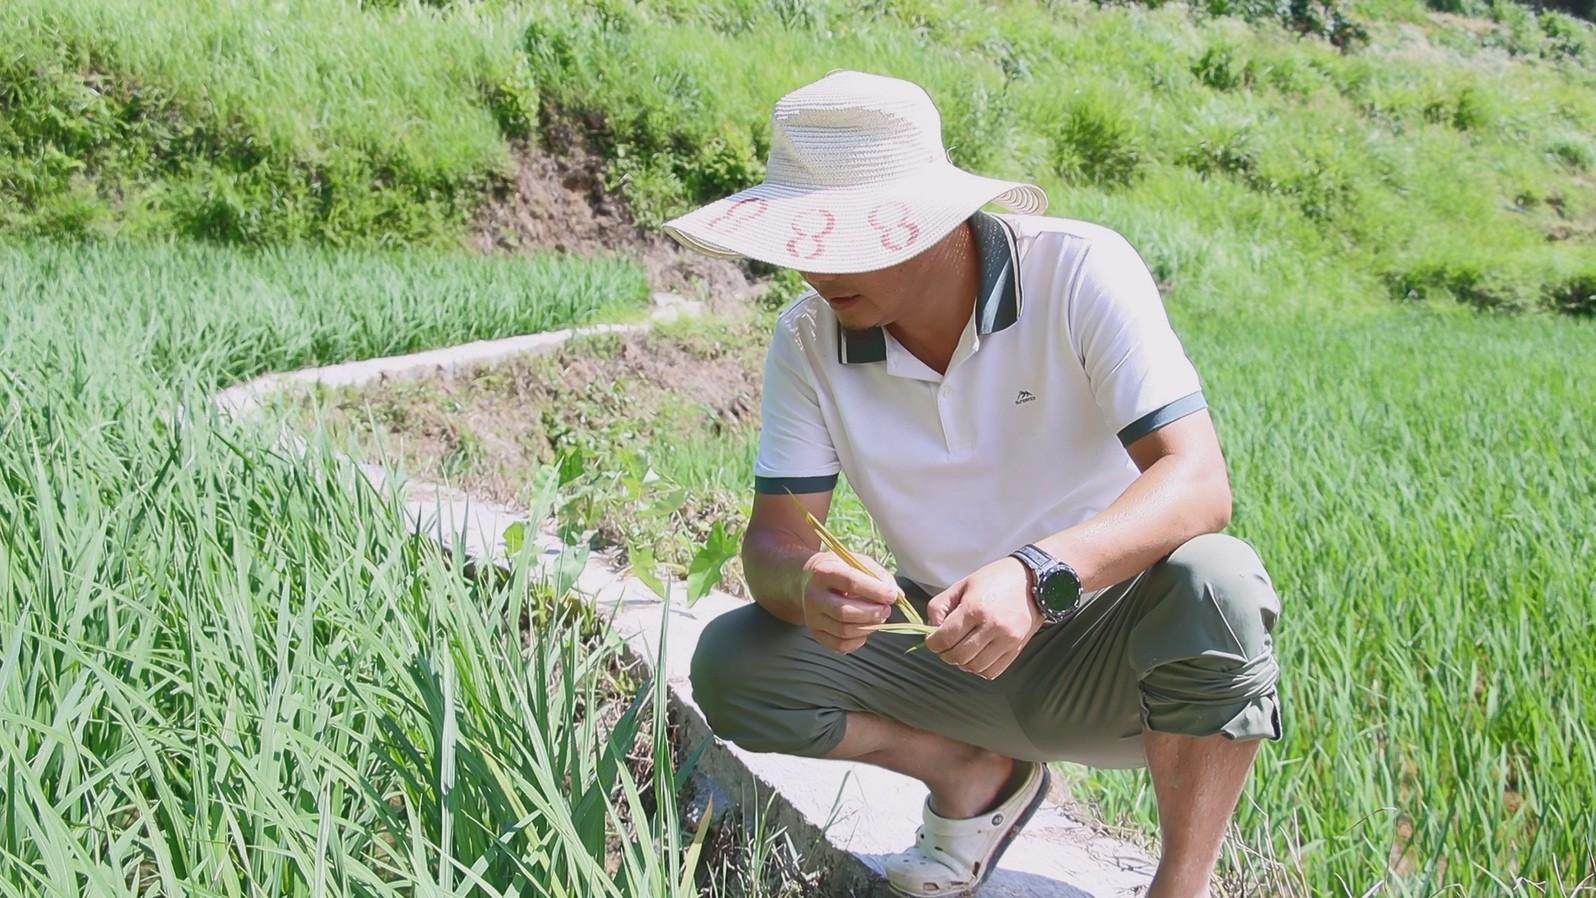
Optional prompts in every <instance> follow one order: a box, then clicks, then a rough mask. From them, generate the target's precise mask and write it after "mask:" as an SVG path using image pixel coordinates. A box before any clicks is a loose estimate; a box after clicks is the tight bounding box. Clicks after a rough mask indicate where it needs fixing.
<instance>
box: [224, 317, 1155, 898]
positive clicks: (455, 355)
mask: <svg viewBox="0 0 1596 898" xmlns="http://www.w3.org/2000/svg"><path fill="white" fill-rule="evenodd" d="M661 305H662V311H661V312H656V315H662V314H671V315H674V314H679V312H678V311H672V309H673V308H674V306H673V305H670V304H663V303H662V304H661ZM694 311H696V309H690V310H689V311H688V313H689V314H691V313H693V312H694ZM647 326H648V325H628V326H613V325H612V326H600V327H594V328H576V329H571V330H566V331H556V332H552V333H548V334H536V335H532V336H529V337H515V338H511V339H509V340H495V341H488V342H484V343H472V344H467V345H465V346H460V347H453V348H451V349H442V350H436V351H433V352H424V353H416V354H414V355H409V356H400V357H395V358H389V359H373V360H370V361H364V362H355V363H351V364H347V365H333V366H329V367H326V368H316V369H306V370H303V371H295V372H290V373H288V374H283V375H269V376H267V377H263V378H258V379H256V380H254V381H250V382H249V383H246V384H242V385H240V386H238V387H234V388H231V389H229V390H224V391H222V392H221V393H219V394H217V395H216V396H215V397H214V399H215V402H216V404H217V406H218V408H220V409H221V410H222V411H223V412H225V413H228V414H231V415H247V414H249V413H251V412H254V411H256V410H258V409H259V408H260V405H261V403H262V401H263V400H264V399H265V398H266V397H267V396H268V395H270V394H271V393H273V392H275V391H277V390H279V389H283V388H285V387H289V386H292V385H295V384H308V383H321V384H329V385H332V384H339V385H344V384H359V383H366V382H370V381H374V380H379V379H383V378H390V377H422V376H426V375H429V374H432V373H436V372H438V371H447V370H452V369H454V368H458V367H461V366H465V365H472V364H480V363H482V362H484V361H491V360H493V359H497V358H503V357H506V356H511V355H516V354H522V353H526V352H548V351H550V350H552V349H553V348H555V347H557V346H559V345H561V344H562V343H564V342H565V341H566V340H569V339H571V338H572V337H574V336H577V335H579V334H583V333H602V332H616V331H634V330H640V329H643V328H646V327H647ZM294 442H296V443H297V440H294ZM356 464H358V466H359V470H360V471H361V472H362V473H363V475H364V476H365V477H366V478H367V479H368V480H369V481H371V483H372V484H373V485H375V486H377V487H379V488H383V487H387V486H389V485H390V483H391V475H390V473H389V472H388V471H387V470H386V469H384V468H382V467H381V466H378V465H372V464H367V463H362V462H356ZM399 486H400V488H401V489H402V492H403V495H404V503H405V516H406V519H407V522H408V524H409V525H410V526H411V527H412V528H414V529H415V530H416V531H417V532H420V533H423V534H425V535H427V536H429V537H431V538H432V539H434V540H436V541H437V542H439V543H440V544H441V545H442V546H443V547H444V548H447V549H449V550H451V551H458V552H461V553H463V554H464V555H465V557H467V558H469V559H472V560H475V561H477V562H482V563H489V564H494V565H500V566H503V565H505V564H506V563H507V556H506V551H505V545H504V540H503V534H504V532H505V530H506V528H508V527H509V526H510V525H511V524H514V523H518V522H519V523H525V524H527V526H528V530H529V531H535V532H536V533H537V545H538V549H539V552H540V554H539V555H538V565H539V573H541V574H542V575H544V576H550V577H552V576H553V573H554V569H555V566H556V565H557V564H558V563H559V562H560V560H561V559H562V558H563V557H564V555H565V553H566V552H567V551H568V549H567V548H566V547H565V546H564V545H563V544H562V543H561V542H560V540H559V539H558V538H557V537H555V536H554V535H553V534H552V533H551V532H549V531H548V530H546V529H541V528H540V527H538V526H535V525H536V524H541V523H542V522H529V521H527V520H526V518H525V516H524V514H523V513H521V512H518V511H517V510H515V509H511V508H507V507H504V506H500V505H495V504H494V503H491V502H487V501H483V500H480V499H477V498H474V497H472V496H469V495H467V494H465V493H462V492H460V491H458V490H454V489H450V488H448V487H443V486H439V485H437V484H431V483H427V482H424V481H418V480H410V481H407V482H404V483H403V484H400V485H399ZM575 588H576V590H577V591H578V592H579V593H580V594H582V595H584V596H586V597H587V598H588V599H589V600H590V601H592V602H593V603H595V605H596V606H597V607H598V608H599V609H600V610H601V611H603V612H605V613H606V615H607V616H608V617H609V618H610V619H611V621H612V624H613V626H614V627H615V629H616V631H617V634H618V635H619V636H621V637H622V638H623V639H624V640H625V642H626V644H627V646H628V648H629V650H630V651H631V652H632V653H633V654H634V655H635V656H636V657H637V658H638V659H639V660H640V661H641V662H642V663H644V664H646V665H647V666H648V668H649V670H651V671H654V672H656V673H657V674H658V675H660V676H663V677H664V678H665V680H666V684H667V686H668V689H669V694H670V701H671V706H672V707H671V712H672V714H673V716H674V717H675V719H676V720H677V721H679V723H680V726H681V727H682V731H683V732H684V734H685V735H686V736H687V741H688V744H689V745H696V744H698V742H699V741H700V740H701V739H702V738H704V737H705V736H707V735H708V733H709V729H708V725H707V724H706V723H705V722H704V717H703V714H702V713H701V712H700V711H699V709H698V706H697V705H696V704H695V703H694V701H693V696H692V684H691V683H690V682H689V680H688V671H689V670H690V664H691V659H692V655H693V650H694V648H695V647H696V645H697V643H698V637H699V635H700V634H701V633H702V632H703V629H704V627H705V626H706V625H707V624H708V623H709V621H710V620H712V619H713V618H714V617H715V616H716V615H718V614H721V613H722V612H725V611H728V610H730V609H732V608H737V607H740V606H742V605H743V604H744V602H743V600H741V599H738V598H736V597H734V596H731V595H729V594H727V593H724V592H719V591H716V592H712V593H711V594H710V595H708V596H706V597H705V598H704V599H703V600H701V601H699V602H698V603H696V604H695V605H694V606H693V607H691V608H688V607H687V606H686V603H685V600H683V599H680V598H677V599H673V601H671V602H670V603H668V604H667V603H666V602H663V601H661V600H660V599H659V598H658V597H657V596H655V595H654V594H653V593H652V592H651V591H650V590H649V589H648V588H647V587H646V586H644V585H643V584H642V583H641V582H640V581H638V580H637V579H636V578H634V577H629V576H625V575H624V572H622V571H620V570H618V569H617V567H616V565H615V564H614V561H613V559H611V558H609V557H606V556H604V555H601V554H597V553H595V554H593V555H591V556H589V558H588V559H587V562H586V564H585V566H584V568H583V569H582V571H581V573H580V575H579V576H578V578H577V580H576V584H575ZM676 588H677V587H675V586H673V596H674V595H675V589H676ZM662 637H663V644H662ZM699 770H700V772H701V773H702V774H704V775H705V776H707V777H708V778H709V779H710V780H711V781H712V783H713V787H714V788H715V789H716V790H717V791H718V792H720V793H723V794H725V795H728V796H730V797H731V798H732V799H733V800H735V801H736V802H737V804H738V805H739V806H740V807H742V808H745V809H746V808H758V809H759V810H760V811H761V812H763V813H766V814H767V817H766V820H767V824H768V825H769V826H771V827H772V828H781V829H785V830H786V832H787V835H788V837H789V838H790V839H791V840H792V843H793V844H794V845H795V846H796V847H797V848H798V850H799V851H800V852H802V854H803V860H804V863H805V865H806V866H807V867H809V868H811V869H814V870H817V871H819V872H821V875H822V879H823V882H824V884H825V891H826V892H827V893H829V894H833V895H853V896H878V895H879V896H886V895H889V894H890V892H889V891H888V889H887V888H886V885H885V882H884V881H883V880H882V878H881V875H882V861H883V859H884V858H885V857H886V856H887V855H889V854H892V853H895V852H897V851H901V850H902V849H904V848H906V847H907V846H908V845H910V844H911V843H912V842H913V841H914V831H915V828H916V827H917V826H918V825H919V822H920V807H921V802H922V801H923V799H924V796H925V790H924V788H923V787H922V786H921V785H920V784H919V783H917V782H915V781H913V780H910V779H908V778H906V777H902V776H899V775H897V774H894V773H890V772H888V771H885V770H881V769H879V768H876V767H871V766H868V765H863V764H854V763H850V762H843V761H819V760H811V759H806V758H797V757H790V756H785V755H776V754H762V753H753V752H747V751H744V750H742V749H740V748H738V747H737V746H735V745H732V744H730V743H726V742H722V741H720V740H714V742H713V743H712V745H711V747H710V748H709V749H708V750H707V751H706V752H705V753H704V755H703V756H702V758H701V759H700V761H699ZM1153 868H1154V864H1153V862H1152V860H1151V859H1150V858H1149V857H1148V856H1147V855H1146V854H1145V853H1144V852H1142V851H1141V850H1139V849H1138V848H1136V847H1135V846H1133V845H1131V844H1129V843H1126V842H1124V841H1121V840H1119V839H1115V838H1112V837H1108V836H1104V835H1102V834H1100V833H1098V832H1096V831H1094V830H1093V829H1092V828H1091V827H1090V826H1088V825H1087V824H1086V823H1085V822H1083V821H1081V820H1078V819H1075V818H1073V817H1071V816H1070V815H1069V814H1068V813H1066V812H1065V811H1064V810H1063V809H1062V808H1060V807H1058V806H1057V805H1055V804H1053V803H1049V804H1047V805H1044V807H1043V808H1042V809H1041V810H1040V811H1038V812H1037V814H1036V816H1035V817H1033V818H1032V820H1031V822H1030V824H1029V825H1028V826H1027V827H1026V828H1025V830H1024V831H1023V832H1022V833H1021V835H1020V837H1019V838H1018V839H1016V840H1015V842H1014V843H1013V844H1012V845H1011V846H1010V847H1009V849H1008V851H1007V852H1006V853H1005V854H1004V856H1003V860H1002V862H1001V864H1000V866H999V868H998V870H997V872H996V873H994V874H993V876H992V878H991V880H989V881H988V883H987V885H986V886H985V887H984V888H983V889H982V890H981V893H980V894H981V896H982V898H1039V896H1058V898H1131V896H1136V895H1140V894H1143V893H1144V892H1145V890H1146V888H1147V884H1148V882H1149V881H1150V879H1151V874H1152V871H1153Z"/></svg>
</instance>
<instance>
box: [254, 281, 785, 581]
mask: <svg viewBox="0 0 1596 898" xmlns="http://www.w3.org/2000/svg"><path fill="white" fill-rule="evenodd" d="M768 334H769V319H768V317H766V316H765V315H761V314H757V313H755V312H753V311H751V310H746V311H744V312H743V313H742V314H735V315H732V316H730V317H729V318H720V319H706V320H701V321H695V322H686V323H684V324H683V325H681V326H678V327H672V328H666V329H663V330H655V331H651V332H648V333H641V334H626V335H595V336H589V337H585V338H580V339H577V340H573V341H571V342H570V343H567V344H566V345H565V346H563V347H561V348H560V349H559V350H557V351H556V352H554V353H552V354H549V355H545V356H525V357H521V358H517V359H512V360H507V361H503V362H498V363H494V364H490V365H482V366H476V367H473V368H468V369H461V370H459V371H455V372H452V373H448V374H441V375H439V376H437V377H433V378H428V379H425V380H416V381H392V382H382V383H377V384H372V385H367V386H365V387H362V388H357V389H337V390H331V391H318V392H316V393H314V394H312V395H309V396H300V397H297V398H287V397H285V398H284V399H283V400H282V401H283V402H285V403H286V407H285V408H286V411H285V414H286V416H287V417H288V419H289V420H290V421H292V422H294V426H296V427H297V428H301V429H303V428H306V427H308V426H310V425H311V424H312V422H313V420H314V422H315V423H317V424H319V425H320V426H322V427H325V428H327V429H328V430H329V431H330V432H331V433H333V434H334V435H336V437H337V438H338V439H340V440H345V441H348V442H350V443H352V444H353V445H354V446H356V447H358V451H359V452H360V454H361V455H362V456H363V457H365V458H367V459H370V460H376V461H387V462H389V463H392V462H393V461H394V460H397V461H399V462H400V463H401V464H402V467H403V468H404V469H405V470H406V471H408V472H409V473H410V474H411V475H413V476H417V477H420V478H422V479H425V480H430V481H434V482H441V483H447V484H449V485H451V486H455V487H458V488H460V489H463V490H465V491H466V492H468V493H471V494H472V495H477V496H483V497H485V498H488V499H491V500H493V501H495V502H498V503H501V504H505V505H510V506H522V505H526V504H528V503H530V502H531V501H532V500H533V493H534V491H535V488H534V484H535V482H536V479H535V475H536V472H537V470H538V468H539V467H540V466H542V465H547V464H551V463H554V462H556V461H558V460H559V459H560V457H561V455H562V453H571V452H578V453H581V454H582V455H583V456H584V457H585V459H586V465H587V467H588V468H589V469H593V470H598V471H600V472H611V473H613V472H615V471H618V470H620V468H621V467H622V465H623V462H622V461H621V459H622V457H623V456H624V455H626V454H628V453H631V454H636V455H638V456H640V457H641V458H643V459H644V460H645V463H646V464H648V465H649V466H651V467H655V468H657V469H659V470H661V471H670V470H672V469H677V470H681V469H683V468H690V467H692V466H691V465H684V464H673V461H676V460H677V457H678V456H683V455H690V454H692V453H694V452H700V453H702V452H706V451H736V447H737V446H740V445H747V441H751V440H752V439H753V438H754V434H755V433H757V429H758V426H759V420H758V416H759V399H760V380H761V378H760V372H761V368H762V365H763V362H764V354H765V347H766V344H767V340H768ZM711 445H713V446H714V447H717V448H716V449H714V450H709V449H706V448H705V447H707V446H711ZM727 446H730V447H732V448H731V449H729V450H728V449H726V448H725V447H727ZM701 467H702V466H700V468H701ZM741 467H742V466H741V465H738V466H736V468H737V471H738V473H739V475H740V473H741ZM695 470H696V469H695ZM684 479H685V478H684ZM722 479H724V477H723V478H722ZM678 485H679V486H681V487H682V488H684V490H685V496H686V498H685V501H684V502H683V504H682V505H681V507H680V508H679V509H678V510H677V511H676V512H675V513H673V514H672V515H671V518H670V520H669V521H668V522H666V523H665V524H664V525H662V524H661V523H660V522H658V521H653V522H644V521H642V520H640V513H639V509H638V508H637V507H636V506H635V503H629V502H627V501H622V500H620V499H614V500H611V501H606V502H599V503H596V505H597V507H598V509H599V519H598V520H597V521H596V522H595V523H594V526H595V527H596V528H597V531H598V532H597V540H598V542H599V543H600V544H601V545H630V544H632V541H634V540H636V539H638V538H640V537H643V536H657V538H658V542H655V543H654V545H655V551H656V553H657V557H658V558H659V560H660V561H661V562H665V563H671V564H679V563H685V561H686V560H687V559H688V558H690V552H691V551H692V550H693V548H694V547H695V546H697V545H701V544H702V541H703V540H705V539H706V538H707V537H708V534H709V532H710V529H711V528H712V527H713V526H714V525H715V524H716V523H717V522H719V523H721V524H722V525H724V526H725V527H727V528H728V529H730V528H734V527H735V528H737V529H741V527H742V526H743V525H744V523H745V521H744V520H743V517H744V515H745V513H746V512H745V510H744V509H743V504H744V503H745V501H746V490H745V489H738V490H736V491H733V490H731V489H728V488H726V487H725V486H724V485H721V486H717V485H716V484H714V483H704V482H699V481H698V480H695V481H694V482H678ZM739 486H742V484H739ZM651 541H652V540H651ZM734 570H735V565H734ZM737 579H738V578H737V577H736V576H735V574H733V576H730V577H728V578H727V583H726V586H727V587H728V588H730V589H731V590H732V591H734V592H736V591H740V587H739V586H738V585H736V581H737Z"/></svg>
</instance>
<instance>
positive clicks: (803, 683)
mask: <svg viewBox="0 0 1596 898" xmlns="http://www.w3.org/2000/svg"><path fill="white" fill-rule="evenodd" d="M807 638H808V637H807V635H806V634H805V633H804V631H803V629H802V628H801V627H797V626H794V625H792V624H788V623H786V622H784V621H781V620H779V619H777V618H776V617H775V616H774V615H772V614H770V613H769V612H768V611H765V610H764V609H763V608H761V607H759V606H758V605H748V606H745V607H743V608H738V609H736V610H734V611H728V612H726V613H725V614H722V615H720V616H719V617H717V618H715V619H714V620H712V621H710V622H709V625H708V626H706V627H705V628H704V632H703V633H702V635H700V636H699V640H698V647H697V648H696V649H694V651H693V663H692V668H691V671H690V673H689V676H690V679H691V682H692V685H693V701H694V702H696V703H697V704H698V707H699V709H700V710H701V711H703V713H704V719H705V720H706V721H707V722H708V723H709V728H710V729H711V730H713V731H714V733H715V735H717V736H719V737H720V738H722V739H725V740H726V741H728V742H734V743H736V744H737V745H739V746H741V747H742V748H744V749H747V750H748V751H758V752H781V753H783V754H794V755H810V756H820V755H822V754H823V753H824V752H826V751H828V750H830V748H831V747H832V746H833V745H834V744H835V742H836V741H837V739H839V738H840V736H841V731H840V729H839V728H838V727H839V726H840V723H841V719H840V715H841V713H842V712H841V711H840V710H837V709H832V708H826V707H824V706H823V703H821V702H819V701H815V700H813V699H815V698H818V697H817V696H810V700H806V695H808V694H809V693H811V692H814V691H815V690H814V684H813V682H812V680H813V679H814V676H815V672H814V671H813V670H811V669H810V667H811V666H810V665H808V664H806V663H805V660H804V655H805V652H804V651H803V647H802V646H801V642H802V641H803V640H805V639H807Z"/></svg>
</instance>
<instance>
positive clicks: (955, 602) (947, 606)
mask: <svg viewBox="0 0 1596 898" xmlns="http://www.w3.org/2000/svg"><path fill="white" fill-rule="evenodd" d="M963 596H964V584H963V583H959V584H956V585H954V586H952V587H949V588H948V589H944V590H942V591H941V592H939V593H937V594H936V596H934V597H933V598H932V599H931V601H930V602H929V603H927V604H926V606H925V622H926V623H928V624H930V625H931V626H933V627H938V626H941V625H942V622H943V621H945V620H947V618H948V615H949V614H950V613H951V612H952V611H953V609H955V608H957V607H959V599H961V598H962V597H963Z"/></svg>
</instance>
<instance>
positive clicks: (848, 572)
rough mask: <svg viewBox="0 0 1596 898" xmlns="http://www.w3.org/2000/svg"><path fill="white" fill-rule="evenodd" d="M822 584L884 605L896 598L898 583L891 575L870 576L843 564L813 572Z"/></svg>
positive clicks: (854, 596) (889, 603)
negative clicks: (884, 576) (883, 576)
mask: <svg viewBox="0 0 1596 898" xmlns="http://www.w3.org/2000/svg"><path fill="white" fill-rule="evenodd" d="M815 579H816V580H819V581H820V582H821V584H822V585H824V586H826V587H828V588H830V589H834V590H836V591H838V592H842V593H846V594H847V595H848V596H850V597H852V598H856V599H864V600H865V601H869V602H876V603H879V604H884V605H891V604H892V603H893V602H896V601H897V600H898V584H897V583H895V582H893V580H892V578H891V577H886V578H881V577H872V576H870V575H869V574H866V573H865V572H863V571H856V570H854V569H853V568H851V567H848V566H846V565H845V564H839V566H837V567H827V568H823V569H821V570H819V571H816V572H815Z"/></svg>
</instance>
